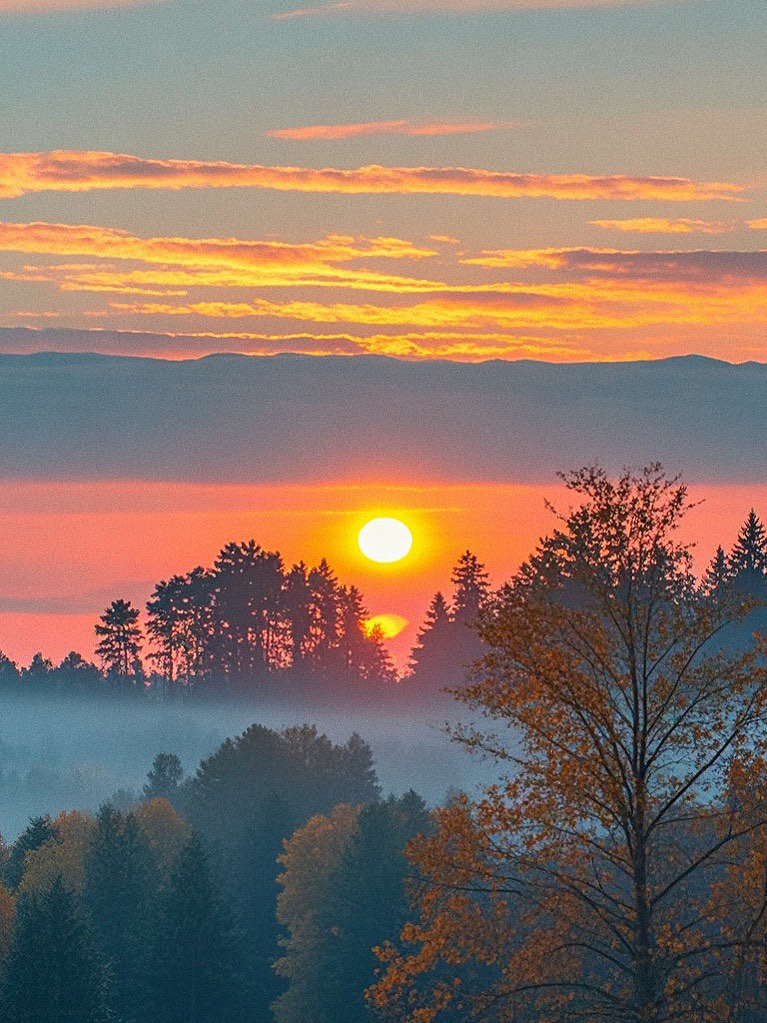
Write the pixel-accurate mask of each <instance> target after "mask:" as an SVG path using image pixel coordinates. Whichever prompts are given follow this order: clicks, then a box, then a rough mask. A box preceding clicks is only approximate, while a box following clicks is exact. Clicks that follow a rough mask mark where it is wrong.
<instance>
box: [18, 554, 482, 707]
mask: <svg viewBox="0 0 767 1023" xmlns="http://www.w3.org/2000/svg"><path fill="white" fill-rule="evenodd" d="M451 578H452V585H453V594H452V599H451V600H450V602H448V601H447V600H446V599H445V597H444V596H443V594H442V593H437V594H436V595H435V597H434V599H433V601H432V603H431V606H430V608H429V611H428V614H427V618H426V621H425V622H424V625H423V628H422V630H421V631H420V633H419V636H418V640H417V643H416V645H415V647H414V649H413V651H412V655H411V659H410V662H409V664H408V666H407V669H406V671H405V672H404V673H403V677H400V676H399V675H398V673H397V671H396V669H395V667H394V665H393V663H392V660H391V658H390V656H389V653H388V651H387V649H386V645H385V639H384V636H383V634H382V632H381V629H380V627H379V626H377V625H375V624H374V625H373V626H372V628H371V626H370V624H369V622H370V619H369V615H368V611H367V609H366V607H365V604H364V597H363V595H362V593H361V592H360V591H359V589H358V588H357V587H356V586H354V585H350V586H346V585H340V584H339V582H338V579H337V577H336V575H335V574H334V572H333V571H332V569H331V568H330V566H329V565H328V563H327V561H326V560H325V559H323V560H321V561H320V563H319V565H317V566H316V567H315V568H311V569H310V568H308V567H307V565H305V564H304V563H303V562H299V563H298V564H296V565H293V566H292V567H291V568H290V569H289V570H286V568H285V566H284V563H283V560H282V557H281V556H280V554H279V553H278V552H276V551H266V550H264V549H263V548H261V547H260V546H259V545H258V544H257V543H256V541H255V540H248V541H243V542H240V543H235V542H232V543H228V544H226V546H225V547H224V548H223V549H222V550H221V552H220V554H219V556H218V558H217V559H216V561H215V563H214V565H213V567H212V568H210V569H205V568H203V567H197V568H195V569H193V570H192V571H191V572H189V573H187V574H186V575H176V576H173V577H172V578H170V579H169V580H167V581H162V582H159V583H157V585H156V586H155V588H154V590H153V592H152V595H151V597H150V599H149V601H148V602H147V604H146V627H145V628H144V627H143V626H142V622H141V609H140V608H138V607H135V606H133V604H132V603H131V602H130V601H129V600H123V599H121V598H118V599H116V600H114V601H112V603H111V604H110V605H109V607H108V608H106V610H105V611H104V613H103V614H102V615H101V617H100V618H99V620H98V622H96V623H95V626H94V627H95V633H96V638H97V640H98V642H97V646H96V655H97V659H98V662H99V663H98V664H96V663H94V662H92V661H88V660H86V659H85V658H84V657H83V656H82V654H80V653H78V652H76V651H72V652H71V653H70V654H68V655H67V656H66V657H65V658H64V659H63V660H62V661H61V663H59V664H58V665H54V664H53V663H52V662H51V661H50V660H48V659H47V658H46V657H44V656H43V654H42V653H38V654H35V656H34V657H33V659H32V661H31V662H30V664H29V665H27V666H25V667H20V666H19V665H17V664H16V663H15V662H13V661H12V660H11V659H10V658H9V657H7V656H5V655H4V654H2V653H0V687H1V688H2V690H4V691H6V692H9V693H19V692H27V693H28V692H38V693H43V692H46V691H47V692H49V693H51V692H54V693H60V694H62V695H63V694H66V693H81V694H88V695H100V694H113V695H114V694H117V695H121V696H128V695H133V696H137V697H152V698H158V697H159V698H171V699H172V698H174V697H179V696H183V695H187V696H188V695H192V694H196V695H200V696H206V697H216V696H221V697H227V696H230V697H231V696H236V697H250V698H254V699H261V700H270V701H275V700H276V701H280V702H286V703H290V702H295V701H301V700H304V699H305V698H306V697H307V696H310V697H311V698H312V699H313V700H316V701H319V702H323V701H335V702H342V703H355V702H357V703H359V702H361V703H365V702H367V701H376V700H378V701H387V700H388V701H392V699H393V698H396V700H397V701H398V702H401V701H402V700H409V701H416V702H417V701H425V702H427V703H428V702H431V701H433V700H439V699H440V697H441V694H442V690H443V689H444V687H446V686H447V685H449V684H450V683H452V682H456V681H460V679H461V677H462V675H463V673H464V668H465V666H467V665H469V664H470V663H472V662H473V661H474V660H475V658H476V656H478V654H479V651H480V646H479V641H478V638H477V636H476V633H475V631H474V630H473V629H472V625H473V624H474V622H475V621H476V619H477V617H478V615H479V612H480V610H481V608H482V606H483V604H484V603H485V602H486V600H487V598H488V596H489V583H488V573H487V572H486V571H485V568H484V566H483V565H482V564H481V562H480V561H479V560H478V559H477V557H476V555H475V554H473V553H472V552H471V551H468V550H467V551H465V552H464V553H463V554H462V555H461V556H460V557H459V558H458V560H457V562H456V565H455V568H454V570H453V573H452V577H451ZM399 682H406V683H407V684H405V685H402V686H397V689H396V692H395V691H394V690H393V689H392V686H393V685H394V684H395V683H399Z"/></svg>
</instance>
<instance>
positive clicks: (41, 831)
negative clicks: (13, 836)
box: [5, 815, 56, 889]
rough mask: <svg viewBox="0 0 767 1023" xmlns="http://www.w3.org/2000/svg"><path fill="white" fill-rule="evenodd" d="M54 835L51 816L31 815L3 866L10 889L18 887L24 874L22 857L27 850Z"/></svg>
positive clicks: (36, 846) (40, 844) (38, 846)
mask: <svg viewBox="0 0 767 1023" xmlns="http://www.w3.org/2000/svg"><path fill="white" fill-rule="evenodd" d="M55 837H56V828H55V827H54V825H53V823H52V821H51V818H50V817H48V816H47V815H46V816H45V817H33V818H32V819H31V820H30V822H29V824H28V825H27V827H26V828H25V830H24V831H22V833H21V834H20V835H19V837H18V839H17V840H16V843H15V844H14V846H13V849H12V850H11V855H10V856H9V858H8V863H7V864H6V867H5V883H6V884H7V886H8V887H9V888H11V889H14V888H18V886H19V885H20V884H21V879H22V877H23V876H24V858H25V856H26V855H27V853H28V852H32V851H33V850H34V849H39V848H40V846H42V845H45V843H46V842H47V841H49V840H50V839H51V838H55Z"/></svg>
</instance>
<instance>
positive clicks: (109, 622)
mask: <svg viewBox="0 0 767 1023" xmlns="http://www.w3.org/2000/svg"><path fill="white" fill-rule="evenodd" d="M138 615H139V612H138V608H137V607H133V605H132V604H131V602H130V601H129V600H113V601H112V603H111V604H110V605H109V607H108V608H107V609H106V611H105V612H104V614H103V615H102V616H101V618H100V619H99V622H98V624H97V625H96V627H95V628H96V635H97V636H98V637H100V638H99V642H98V645H97V647H96V653H97V654H98V656H99V657H100V658H101V663H102V665H103V666H104V670H105V671H106V672H107V673H108V674H109V675H112V676H114V677H116V678H128V677H130V676H131V675H136V674H138V673H139V672H140V666H141V661H140V657H141V627H140V625H139V624H138Z"/></svg>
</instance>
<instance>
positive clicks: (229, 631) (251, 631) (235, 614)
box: [213, 540, 283, 680]
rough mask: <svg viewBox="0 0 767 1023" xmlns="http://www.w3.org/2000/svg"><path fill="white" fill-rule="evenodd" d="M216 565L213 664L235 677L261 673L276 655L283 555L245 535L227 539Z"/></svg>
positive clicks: (280, 617) (280, 615)
mask: <svg viewBox="0 0 767 1023" xmlns="http://www.w3.org/2000/svg"><path fill="white" fill-rule="evenodd" d="M214 567H215V583H214V589H213V592H214V628H215V651H214V656H215V667H216V668H217V670H218V671H220V672H221V674H222V675H226V676H229V677H231V678H232V679H235V680H237V679H243V678H248V677H249V678H259V677H260V678H263V677H264V675H265V674H266V672H267V671H268V670H269V669H270V668H272V667H275V666H276V665H277V664H278V663H279V660H280V651H279V637H280V632H281V624H282V617H283V589H282V584H283V571H282V558H281V557H280V555H279V554H277V553H276V552H274V551H265V550H262V548H261V547H259V545H258V544H257V543H256V542H255V540H249V541H248V542H246V543H229V544H227V545H226V546H225V547H224V548H223V550H222V551H221V553H220V554H219V556H218V558H217V560H216V562H215V566H214Z"/></svg>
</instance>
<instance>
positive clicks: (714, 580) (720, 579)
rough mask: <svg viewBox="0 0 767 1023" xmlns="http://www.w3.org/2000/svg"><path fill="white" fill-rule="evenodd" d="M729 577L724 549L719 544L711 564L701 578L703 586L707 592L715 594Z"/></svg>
mask: <svg viewBox="0 0 767 1023" xmlns="http://www.w3.org/2000/svg"><path fill="white" fill-rule="evenodd" d="M729 575H730V573H729V569H728V567H727V558H726V556H725V553H724V548H723V547H722V545H721V544H720V545H719V546H718V547H717V549H716V554H715V555H714V557H713V558H712V560H711V564H710V565H709V566H708V568H707V569H706V572H705V575H704V576H703V585H704V586H705V587H706V589H708V590H709V592H711V593H716V592H717V591H718V590H720V589H721V588H722V586H724V584H725V583H726V582H727V580H728V578H729Z"/></svg>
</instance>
